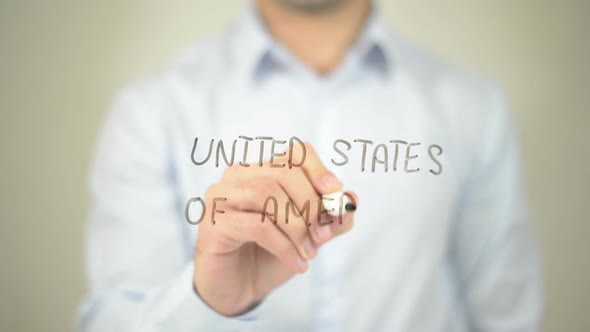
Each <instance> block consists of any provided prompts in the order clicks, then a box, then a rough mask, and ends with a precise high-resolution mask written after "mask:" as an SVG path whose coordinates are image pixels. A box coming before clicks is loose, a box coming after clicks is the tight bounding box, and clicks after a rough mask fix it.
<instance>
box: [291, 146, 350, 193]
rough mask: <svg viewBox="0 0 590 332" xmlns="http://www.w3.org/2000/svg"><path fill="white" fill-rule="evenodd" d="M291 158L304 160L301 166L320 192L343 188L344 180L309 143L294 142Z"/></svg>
mask: <svg viewBox="0 0 590 332" xmlns="http://www.w3.org/2000/svg"><path fill="white" fill-rule="evenodd" d="M289 156H290V158H293V159H296V160H303V163H302V165H301V168H302V169H303V171H304V173H305V175H306V176H307V178H308V179H309V181H310V182H311V184H312V185H313V187H314V189H315V190H316V191H317V192H318V193H320V194H329V193H333V192H336V191H340V190H342V182H340V180H339V179H338V178H337V177H336V176H335V175H334V174H333V173H332V172H330V170H328V168H326V166H324V164H323V163H322V161H321V160H320V157H319V156H318V154H317V152H316V151H315V149H314V148H313V146H311V144H309V143H308V142H305V143H303V144H294V145H293V146H292V147H291V151H290V153H289Z"/></svg>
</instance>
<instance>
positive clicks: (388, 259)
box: [79, 0, 541, 331]
mask: <svg viewBox="0 0 590 332" xmlns="http://www.w3.org/2000/svg"><path fill="white" fill-rule="evenodd" d="M292 137H294V138H293V139H292ZM211 140H214V141H215V142H214V143H210V141H211ZM218 140H221V141H222V142H223V144H222V147H223V148H224V150H223V151H221V150H220V149H221V148H219V147H218V146H219V141H218ZM234 141H236V143H238V142H239V145H238V146H239V147H238V151H237V152H235V154H234V153H233V149H231V151H232V153H231V155H234V157H235V160H234V157H231V158H230V147H231V146H232V142H234ZM271 141H272V147H271ZM300 141H306V142H308V143H306V144H299V142H300ZM246 142H247V143H248V144H246ZM265 142H266V145H265ZM287 142H290V143H291V144H287ZM275 144H277V145H280V144H284V145H282V149H281V147H277V146H275ZM208 148H209V152H208V153H209V155H208V154H207V149H208ZM248 149H249V152H248ZM265 149H266V150H265ZM285 149H286V152H285V154H282V153H280V151H282V150H285ZM270 150H272V151H273V152H272V154H270V155H269V154H268V153H269V151H270ZM265 151H266V152H265ZM242 155H245V156H246V158H244V159H243V160H242ZM263 157H264V158H263ZM224 158H225V159H224ZM229 159H231V160H229ZM518 159H519V152H518V149H517V146H516V143H515V134H514V130H513V128H512V125H511V121H510V119H509V114H508V112H507V110H506V105H505V103H504V101H503V99H502V96H501V94H500V93H499V92H498V91H497V89H496V88H495V87H494V86H493V85H491V84H489V83H487V82H486V81H484V80H482V79H480V78H478V77H476V76H474V75H471V74H469V73H465V72H463V71H461V70H460V69H458V68H454V67H451V66H449V65H447V64H445V63H444V62H442V61H440V60H438V59H436V58H433V57H431V56H430V55H428V54H426V53H424V52H423V51H421V50H420V49H418V48H417V47H416V46H414V45H412V44H411V43H408V42H406V41H404V40H402V39H400V38H399V37H397V36H395V35H393V34H391V33H390V32H388V31H387V29H386V27H385V26H384V23H383V22H382V19H381V18H380V17H379V15H378V13H377V11H376V9H375V8H374V6H373V4H372V3H371V2H370V1H369V0H258V1H256V2H255V4H254V6H252V8H250V9H249V10H248V11H247V13H246V14H245V15H244V17H243V18H242V19H241V20H240V21H239V22H238V23H237V24H236V25H234V26H232V28H231V29H229V30H228V31H226V32H225V33H224V34H223V35H222V36H220V37H219V38H217V39H213V40H211V41H208V42H206V43H202V44H200V45H198V46H196V47H194V48H192V49H191V50H190V51H189V52H187V53H186V54H185V55H184V56H183V57H182V58H181V59H180V60H179V61H178V62H176V63H175V64H174V65H172V66H171V67H169V68H168V69H167V70H165V71H164V72H162V73H160V74H159V75H157V76H156V77H153V78H151V79H148V80H146V81H143V82H140V83H137V84H135V85H132V86H131V87H130V88H128V89H126V90H125V91H124V92H123V93H122V95H121V96H120V97H119V98H118V99H117V102H116V103H115V105H114V107H113V111H112V112H111V113H110V116H109V118H108V120H107V122H106V125H105V129H104V131H103V133H102V135H101V140H100V142H99V146H98V153H97V157H96V162H95V167H94V169H93V173H92V189H93V195H94V208H93V213H92V218H91V224H90V228H89V240H88V241H89V244H88V248H89V249H88V255H89V267H88V268H89V278H90V283H91V286H92V287H91V292H92V293H91V295H90V296H89V299H88V300H87V301H86V303H85V304H84V306H83V307H82V310H81V318H80V324H79V326H80V329H81V330H84V331H189V330H190V331H229V330H252V331H276V330H280V331H307V330H318V331H320V330H321V331H345V330H346V331H376V330H377V331H381V330H383V331H536V330H538V329H539V324H540V316H541V296H540V295H541V294H540V293H541V291H540V288H541V286H540V275H539V257H538V254H537V250H536V247H535V243H534V240H533V238H532V236H531V230H530V225H529V221H528V215H527V209H526V204H525V200H524V197H523V188H522V185H521V183H520V182H521V175H520V173H519V161H518ZM207 160H208V161H207ZM293 160H304V162H303V163H301V164H300V165H296V166H294V167H289V166H288V163H289V162H291V163H292V161H293ZM226 162H227V164H233V166H231V167H225V165H226ZM277 165H279V166H277ZM281 165H283V166H282V167H281ZM291 166H292V165H291ZM349 189H350V190H353V191H354V193H353V192H352V191H348V192H347V195H348V196H349V197H350V198H351V200H352V202H353V204H354V205H358V209H357V210H356V211H350V212H347V213H345V214H344V216H342V217H341V218H330V216H329V215H328V214H326V213H325V212H326V211H325V210H323V209H322V207H321V206H322V205H321V202H322V198H321V195H324V194H329V193H333V192H337V191H342V190H349ZM269 197H272V199H269ZM199 199H201V200H200V201H199ZM197 202H201V203H203V204H202V207H201V205H199V203H197ZM306 202H309V204H310V205H309V206H308V208H309V211H316V210H317V211H319V212H320V213H317V214H316V213H310V215H309V216H306V215H305V213H304V212H305V204H306ZM199 207H200V208H199ZM199 209H200V210H199ZM203 209H204V212H203V215H201V217H202V218H199V215H200V212H201V211H203ZM197 223H198V226H196V225H193V224H197ZM353 224H354V229H352V228H353V227H352V226H353Z"/></svg>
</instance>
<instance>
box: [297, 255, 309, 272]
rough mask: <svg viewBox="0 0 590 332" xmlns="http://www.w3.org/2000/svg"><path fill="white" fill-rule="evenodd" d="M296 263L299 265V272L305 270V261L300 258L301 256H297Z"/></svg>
mask: <svg viewBox="0 0 590 332" xmlns="http://www.w3.org/2000/svg"><path fill="white" fill-rule="evenodd" d="M297 265H299V270H300V271H301V272H305V271H306V270H307V262H306V261H304V260H303V259H301V257H297Z"/></svg>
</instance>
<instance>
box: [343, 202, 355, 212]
mask: <svg viewBox="0 0 590 332" xmlns="http://www.w3.org/2000/svg"><path fill="white" fill-rule="evenodd" d="M344 210H346V211H355V210H356V205H354V204H353V203H346V205H344Z"/></svg>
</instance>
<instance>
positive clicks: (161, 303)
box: [149, 262, 262, 331]
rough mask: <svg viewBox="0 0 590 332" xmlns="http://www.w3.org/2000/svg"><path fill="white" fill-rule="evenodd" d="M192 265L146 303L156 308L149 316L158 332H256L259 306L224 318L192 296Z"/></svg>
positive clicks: (195, 296) (193, 293) (188, 265)
mask: <svg viewBox="0 0 590 332" xmlns="http://www.w3.org/2000/svg"><path fill="white" fill-rule="evenodd" d="M193 271H194V265H193V263H192V262H190V263H189V264H187V266H186V267H185V268H184V270H183V271H182V273H181V274H180V276H178V277H177V278H176V279H175V280H173V281H172V283H171V284H170V285H169V287H166V288H167V290H166V291H164V292H161V295H160V296H158V295H156V296H154V298H152V299H151V300H150V301H149V302H151V303H153V304H154V308H157V309H156V310H155V312H154V315H153V316H152V315H150V316H152V317H153V318H154V319H155V320H156V324H157V325H158V327H159V328H165V330H168V329H170V330H174V331H180V330H181V331H184V330H189V329H206V330H207V331H228V330H256V328H255V325H256V322H257V321H258V317H259V315H260V311H261V309H262V308H261V307H262V304H258V305H257V306H255V307H254V308H252V309H251V310H249V311H247V312H245V313H243V314H241V315H239V316H233V317H227V316H223V315H221V314H220V313H218V312H216V311H215V310H213V309H212V308H211V307H209V305H208V304H207V303H205V301H203V300H202V299H201V297H200V296H199V295H198V294H197V293H196V292H195V290H194V287H193Z"/></svg>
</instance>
